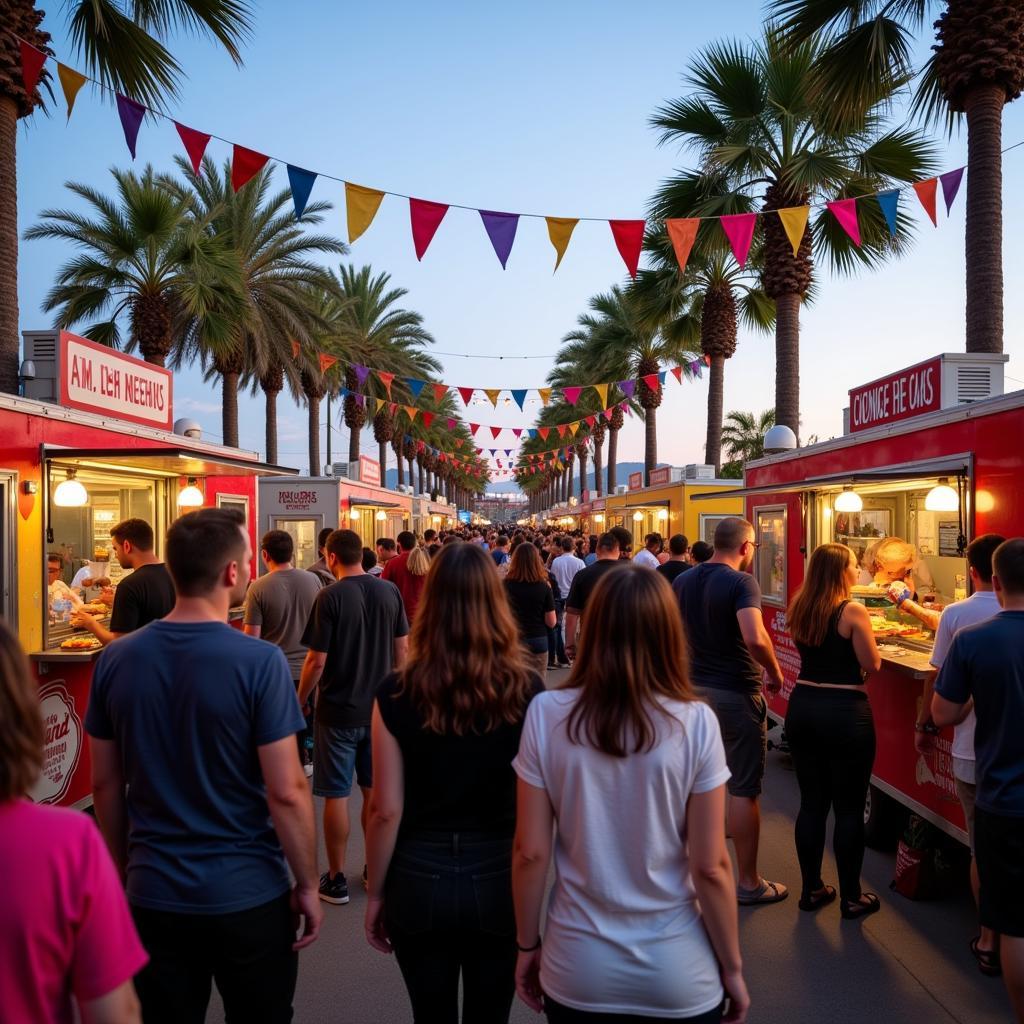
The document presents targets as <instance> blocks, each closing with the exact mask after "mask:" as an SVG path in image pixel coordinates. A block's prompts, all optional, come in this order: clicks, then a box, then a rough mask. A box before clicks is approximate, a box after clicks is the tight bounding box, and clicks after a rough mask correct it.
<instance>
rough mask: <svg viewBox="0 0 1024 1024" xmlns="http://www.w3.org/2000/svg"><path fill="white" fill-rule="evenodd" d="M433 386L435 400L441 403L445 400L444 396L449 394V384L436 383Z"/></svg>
mask: <svg viewBox="0 0 1024 1024" xmlns="http://www.w3.org/2000/svg"><path fill="white" fill-rule="evenodd" d="M433 388H434V401H435V402H437V404H438V405H440V404H441V402H442V401H444V396H445V395H447V394H448V385H447V384H434V385H433Z"/></svg>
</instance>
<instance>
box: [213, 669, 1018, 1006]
mask: <svg viewBox="0 0 1024 1024" xmlns="http://www.w3.org/2000/svg"><path fill="white" fill-rule="evenodd" d="M559 675H561V673H559ZM797 803H798V794H797V786H796V779H795V777H794V775H793V772H792V771H791V770H790V766H789V762H788V758H786V757H785V755H783V754H780V753H779V752H778V751H772V752H770V753H769V755H768V778H767V782H766V797H765V800H764V807H763V812H764V827H763V834H762V857H761V861H762V870H763V871H764V873H765V874H766V875H767V876H768V877H770V878H772V879H777V880H779V881H784V882H786V883H787V884H789V885H790V886H791V887H792V888H794V889H795V888H797V887H798V885H799V875H798V869H797V862H796V854H795V851H794V848H793V839H792V827H793V824H792V823H793V819H794V816H795V813H796V808H797ZM356 814H358V807H357V808H356ZM321 857H322V851H321ZM348 860H349V864H348V872H347V873H348V875H349V877H350V878H351V879H353V880H357V879H358V878H359V873H360V871H361V869H362V864H363V846H362V836H361V835H358V836H356V837H354V841H353V842H352V844H351V846H350V848H349V857H348ZM893 860H894V858H893V856H892V855H891V854H882V853H876V852H873V851H870V850H869V851H868V855H867V860H866V863H865V868H864V876H865V884H866V888H868V889H871V890H874V891H876V892H878V893H879V894H880V895H881V896H882V900H883V907H882V910H881V912H880V913H878V914H876V915H874V916H873V917H871V918H869V919H868V920H866V921H863V922H857V923H854V922H848V921H842V920H841V919H840V917H839V911H838V908H837V906H836V905H835V904H833V905H832V906H831V907H829V908H826V909H825V910H823V911H821V912H820V913H818V914H817V915H813V916H812V915H810V914H803V913H801V912H800V911H799V909H798V908H797V905H796V899H795V897H792V898H790V899H788V900H786V901H785V902H784V903H781V904H778V905H776V906H770V907H760V908H757V909H741V911H740V927H741V938H742V946H743V955H744V960H745V966H746V976H747V983H748V985H749V986H750V991H751V996H752V998H753V1008H752V1010H751V1014H750V1017H749V1020H750V1022H751V1024H814V1022H818V1021H828V1022H829V1024H865V1022H866V1021H867V1022H872V1024H889V1022H907V1024H952V1022H959V1024H1005V1022H1007V1021H1009V1020H1010V1019H1011V1018H1010V1012H1009V1007H1008V1002H1007V999H1006V994H1005V990H1004V988H1003V986H1002V982H1001V981H999V980H992V979H988V978H985V977H983V976H982V975H981V974H980V973H979V972H978V971H977V969H976V968H975V966H974V962H973V959H972V957H971V955H970V953H969V952H968V949H967V942H968V939H969V938H970V937H971V936H972V935H973V934H975V928H974V909H973V905H972V903H971V899H970V893H969V891H968V890H967V888H966V885H965V886H964V888H963V891H961V892H959V893H957V894H956V895H955V896H953V897H950V898H948V899H946V900H943V901H942V902H939V903H913V902H910V901H908V900H906V899H904V898H903V897H901V896H897V895H895V894H892V893H890V891H889V888H888V885H889V882H890V880H891V878H892V873H893ZM825 879H826V881H830V882H834V881H835V871H834V866H833V865H832V864H831V862H829V863H828V864H827V866H826V869H825ZM363 908H364V893H363V890H362V888H361V887H360V886H359V884H358V881H356V884H355V886H354V887H353V891H352V902H351V903H349V904H348V905H347V906H344V907H325V910H326V913H325V922H324V928H323V931H322V933H321V938H320V940H319V942H317V943H316V944H315V945H314V946H312V947H311V948H310V949H309V950H307V951H305V952H304V953H303V954H302V959H301V964H300V968H299V984H298V990H297V992H296V998H295V1021H296V1024H327V1022H332V1024H333V1022H352V1024H378V1022H379V1024H408V1022H410V1021H411V1019H412V1018H411V1014H410V1013H409V1008H408V1004H407V1001H406V996H405V990H404V987H403V985H402V981H401V977H400V975H399V973H398V968H397V966H396V964H395V963H394V961H393V960H392V959H391V958H389V957H386V956H383V955H381V954H380V953H377V952H375V951H374V950H372V949H371V948H370V947H369V946H368V945H367V943H366V942H365V940H364V938H363V928H362V914H363ZM208 1020H209V1022H211V1024H221V1022H222V1021H223V1013H222V1010H221V1007H220V1005H219V1003H217V1001H216V996H215V997H214V1005H212V1006H211V1010H210V1014H209V1017H208ZM537 1020H539V1018H537V1017H536V1016H535V1015H534V1014H533V1013H532V1012H531V1011H530V1010H528V1009H527V1008H526V1007H525V1006H523V1005H522V1004H521V1003H518V1002H517V1003H516V1004H515V1006H514V1008H513V1012H512V1017H511V1021H512V1022H513V1024H525V1022H528V1021H537Z"/></svg>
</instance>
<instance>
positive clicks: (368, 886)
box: [363, 864, 370, 890]
mask: <svg viewBox="0 0 1024 1024" xmlns="http://www.w3.org/2000/svg"><path fill="white" fill-rule="evenodd" d="M363 888H364V889H366V890H369V888H370V883H369V880H368V879H367V876H366V865H365V864H364V865H363Z"/></svg>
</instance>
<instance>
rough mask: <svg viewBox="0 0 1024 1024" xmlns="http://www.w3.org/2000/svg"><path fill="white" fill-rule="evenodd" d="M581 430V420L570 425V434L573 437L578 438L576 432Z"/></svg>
mask: <svg viewBox="0 0 1024 1024" xmlns="http://www.w3.org/2000/svg"><path fill="white" fill-rule="evenodd" d="M579 429H580V421H579V420H574V421H573V422H572V423H570V424H569V433H570V434H572V436H573V437H575V436H576V431H577V430H579Z"/></svg>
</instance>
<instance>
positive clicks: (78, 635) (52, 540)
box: [0, 331, 292, 807]
mask: <svg viewBox="0 0 1024 1024" xmlns="http://www.w3.org/2000/svg"><path fill="white" fill-rule="evenodd" d="M25 341H26V357H27V359H26V362H27V363H28V364H31V365H30V367H29V366H25V367H23V376H24V377H25V382H24V390H25V391H26V392H27V394H26V395H25V396H24V397H21V396H13V395H0V438H2V441H0V615H2V617H3V618H4V619H5V620H6V621H7V622H8V623H10V624H12V625H13V626H14V627H15V629H16V631H17V633H18V637H19V639H20V641H21V644H22V646H23V647H24V649H25V651H26V652H27V653H28V655H29V661H30V663H31V665H32V668H33V671H34V673H35V675H36V678H37V680H38V683H39V699H40V702H41V704H42V710H43V719H44V724H45V727H46V747H45V750H44V765H43V772H42V776H41V777H40V779H39V782H38V784H37V786H36V788H35V790H34V791H33V793H32V794H31V795H32V797H33V799H35V800H37V801H40V802H44V803H55V804H62V805H66V806H75V807H84V806H87V805H88V804H89V803H91V800H92V797H91V792H90V783H89V767H90V766H89V748H88V744H86V743H85V742H84V736H83V729H82V723H83V720H84V718H85V710H86V706H87V703H88V699H89V689H90V686H91V682H92V671H93V663H94V661H95V659H96V657H97V655H98V654H99V651H100V647H99V645H98V643H97V642H96V641H95V640H94V638H93V637H92V634H91V633H88V632H86V631H84V630H80V629H76V628H75V627H74V626H72V625H71V622H70V619H71V612H72V610H73V608H74V607H76V606H77V604H74V605H70V607H69V604H70V602H69V601H68V600H66V597H67V594H68V588H73V593H74V594H75V599H76V602H77V601H78V600H88V599H89V598H90V597H94V596H97V595H98V593H99V588H97V587H83V586H82V585H81V583H80V582H79V583H78V584H77V585H76V582H75V581H76V578H77V579H78V580H79V581H81V580H82V579H90V580H91V579H93V578H101V577H103V578H107V579H109V580H110V581H111V584H112V585H114V586H115V587H116V585H117V582H118V580H119V579H120V578H121V576H122V575H123V570H122V569H121V567H120V566H119V565H118V563H117V560H116V559H115V558H113V557H112V552H111V546H110V528H111V527H112V526H114V525H115V524H116V523H118V522H120V521H121V520H122V519H127V518H129V517H138V518H141V519H145V520H146V521H147V522H149V523H150V524H151V525H152V526H153V528H154V532H155V534H156V538H157V540H156V545H157V546H156V551H157V554H158V555H162V551H163V543H164V536H165V534H166V532H167V527H168V525H169V524H170V523H171V522H172V521H173V520H174V519H175V518H176V517H177V516H178V515H181V514H182V513H183V512H186V511H190V510H191V509H192V508H197V507H200V506H203V505H206V506H220V507H231V508H237V509H239V510H240V511H241V512H242V513H243V514H244V516H245V521H246V524H247V528H248V530H249V535H250V539H251V540H252V543H253V549H254V550H256V533H255V530H256V523H257V508H256V501H257V493H256V479H257V477H259V476H261V475H263V474H269V473H273V474H281V473H288V472H292V471H291V470H287V469H282V468H281V467H280V466H266V465H263V464H262V463H260V461H259V460H258V458H257V456H256V455H255V454H254V453H252V452H244V451H239V450H237V449H234V448H225V447H223V446H221V445H215V444H209V443H207V442H204V441H202V440H200V439H198V437H196V436H195V434H196V431H195V430H194V429H192V428H193V427H194V424H189V423H186V424H185V427H184V428H188V430H189V435H191V436H185V435H183V434H179V433H175V432H174V431H173V430H172V411H171V410H172V401H173V395H172V389H173V381H172V378H171V374H170V373H169V372H168V371H167V370H164V369H162V368H160V367H156V366H152V365H150V364H148V363H144V362H142V361H140V360H138V359H134V358H132V357H131V356H127V355H124V354H123V353H120V352H115V351H113V350H111V349H108V348H106V347H104V346H101V345H96V344H94V343H93V342H90V341H87V340H86V339H84V338H78V337H76V336H75V335H73V334H69V333H68V332H56V331H42V332H26V339H25ZM25 369H29V373H27V374H26V373H25ZM184 428H182V427H179V429H184ZM51 558H52V559H54V561H55V562H56V561H59V570H57V572H56V574H55V578H54V577H50V578H48V573H47V564H48V561H49V560H50V559H51ZM90 591H92V593H91V592H90ZM96 610H97V612H99V613H100V614H101V615H102V609H101V606H100V605H97V606H96ZM234 614H235V617H236V618H238V617H239V615H240V610H235V612H234Z"/></svg>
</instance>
